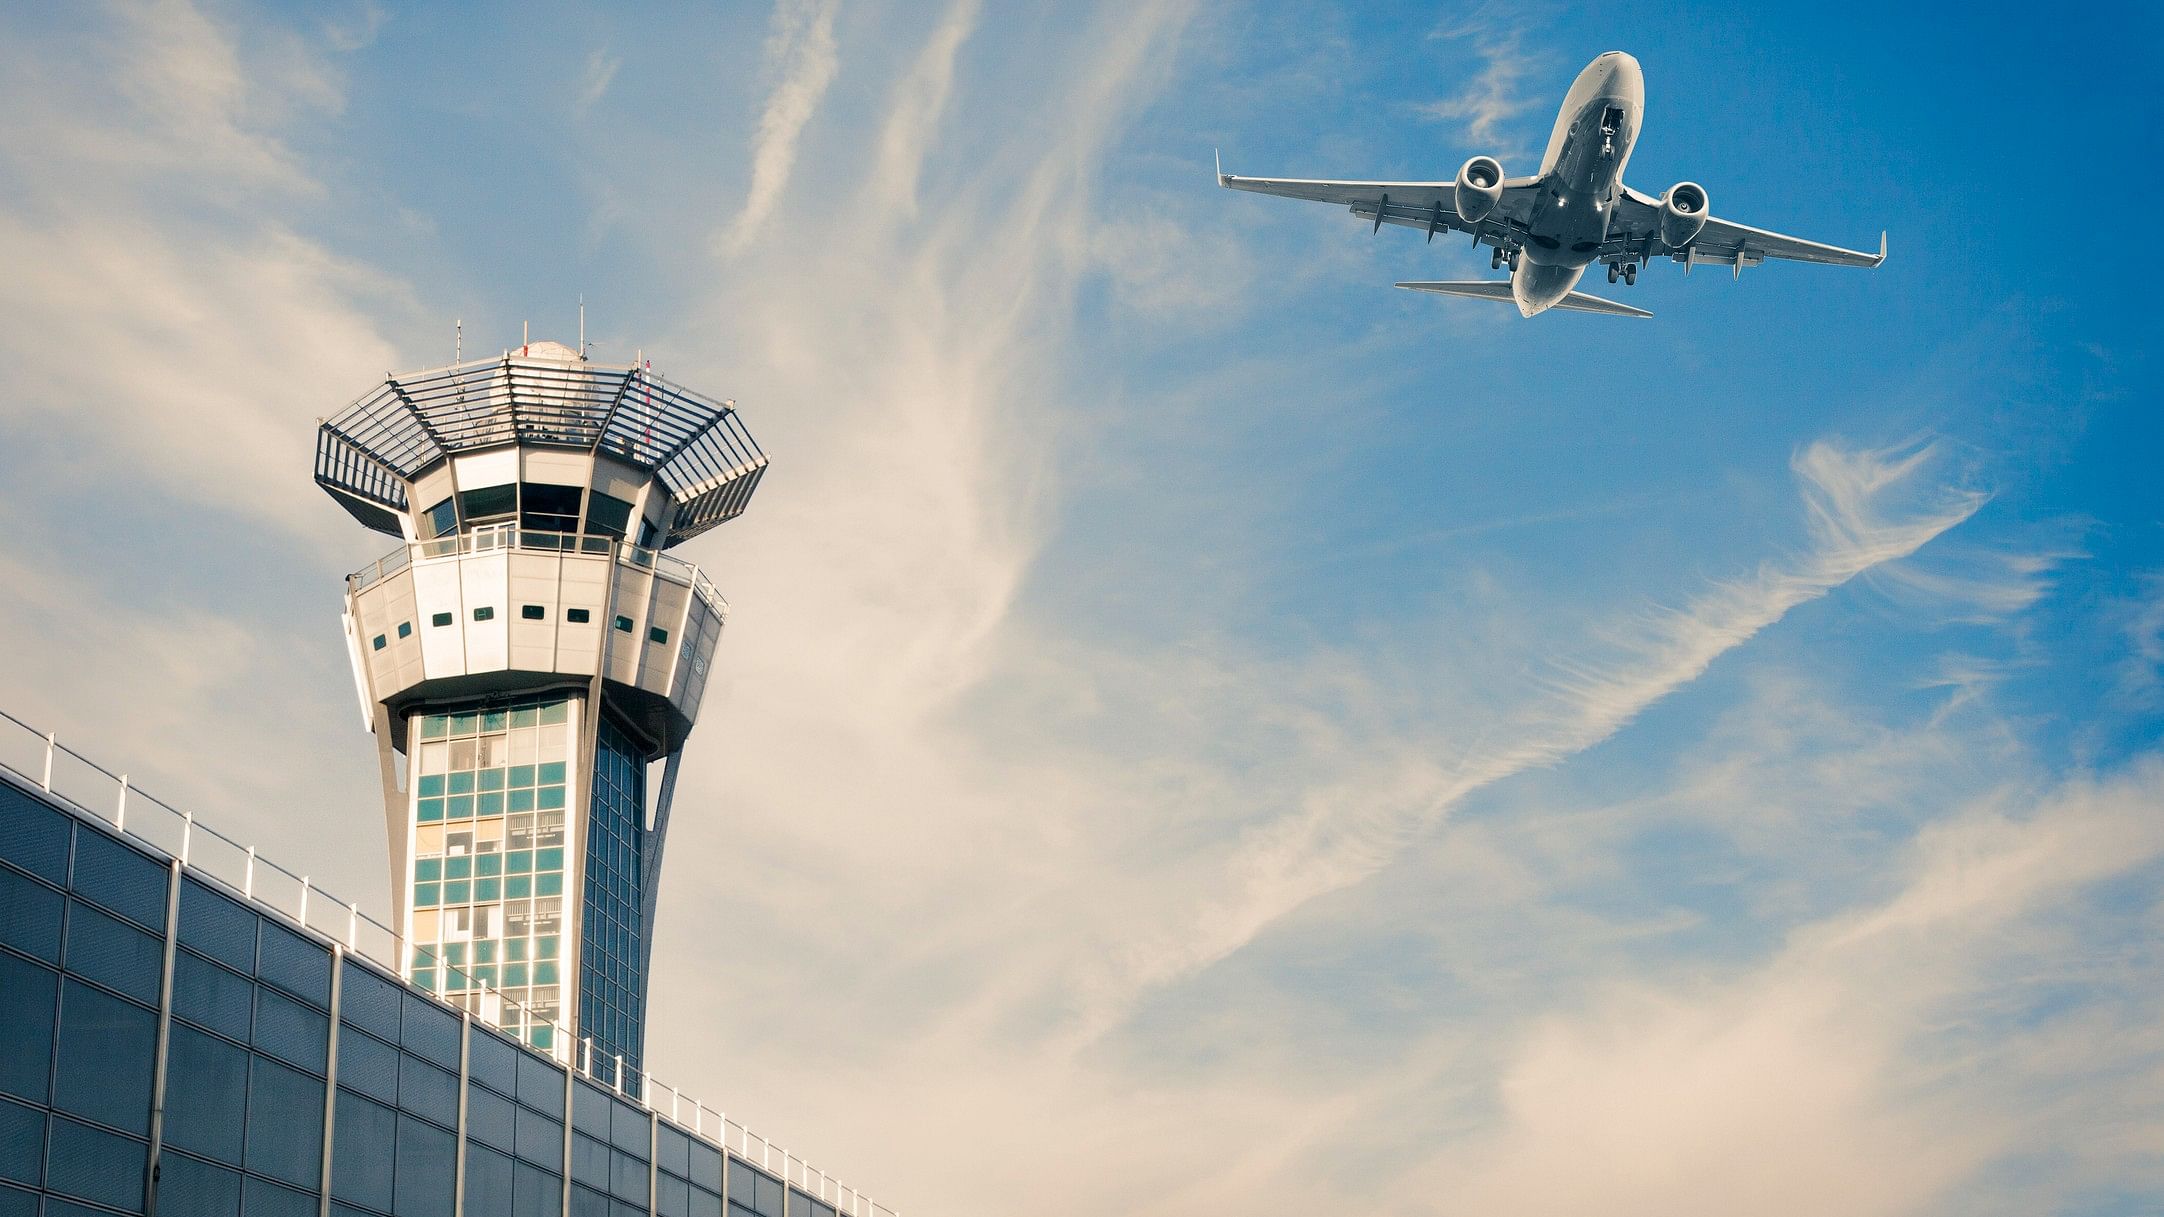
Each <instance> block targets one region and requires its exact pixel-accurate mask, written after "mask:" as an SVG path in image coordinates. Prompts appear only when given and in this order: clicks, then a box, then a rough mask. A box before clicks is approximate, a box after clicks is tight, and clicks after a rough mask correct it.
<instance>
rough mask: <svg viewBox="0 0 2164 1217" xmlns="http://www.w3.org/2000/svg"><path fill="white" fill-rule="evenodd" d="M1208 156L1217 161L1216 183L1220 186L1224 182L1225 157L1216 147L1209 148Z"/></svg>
mask: <svg viewBox="0 0 2164 1217" xmlns="http://www.w3.org/2000/svg"><path fill="white" fill-rule="evenodd" d="M1210 158H1211V159H1212V160H1215V161H1216V162H1217V184H1218V185H1220V186H1222V185H1224V184H1225V157H1224V154H1223V153H1221V152H1219V151H1218V150H1217V149H1215V148H1212V149H1210Z"/></svg>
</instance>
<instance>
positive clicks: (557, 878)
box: [534, 871, 564, 896]
mask: <svg viewBox="0 0 2164 1217" xmlns="http://www.w3.org/2000/svg"><path fill="white" fill-rule="evenodd" d="M534 894H535V895H537V896H561V895H563V894H564V876H563V872H561V871H550V872H549V873H548V874H545V875H535V876H534Z"/></svg>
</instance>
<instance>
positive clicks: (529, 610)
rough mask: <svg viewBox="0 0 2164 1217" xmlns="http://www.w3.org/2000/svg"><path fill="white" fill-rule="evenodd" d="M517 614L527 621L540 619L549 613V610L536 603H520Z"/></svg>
mask: <svg viewBox="0 0 2164 1217" xmlns="http://www.w3.org/2000/svg"><path fill="white" fill-rule="evenodd" d="M518 615H519V616H521V617H523V618H525V619H526V620H528V621H541V620H543V619H545V618H546V617H547V616H548V615H549V612H548V610H547V609H545V608H542V607H541V606H540V605H538V604H522V605H520V606H519V610H518Z"/></svg>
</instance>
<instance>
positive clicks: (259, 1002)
mask: <svg viewBox="0 0 2164 1217" xmlns="http://www.w3.org/2000/svg"><path fill="white" fill-rule="evenodd" d="M330 1033H331V1020H330V1019H328V1018H326V1017H324V1016H323V1015H322V1014H320V1013H318V1012H316V1011H315V1010H312V1009H310V1008H309V1007H307V1006H304V1005H302V1004H301V1003H299V1002H297V1001H294V1000H292V999H291V998H288V997H285V996H282V995H280V994H278V993H274V992H272V991H271V990H269V989H264V990H262V991H260V992H258V993H257V994H256V1005H255V1043H256V1046H257V1047H259V1048H262V1049H263V1050H264V1051H266V1052H269V1053H270V1054H272V1055H273V1056H276V1057H278V1058H279V1059H280V1060H283V1061H286V1062H288V1063H291V1064H294V1065H299V1066H300V1067H301V1068H303V1069H307V1070H309V1071H311V1072H314V1073H318V1074H320V1073H322V1072H323V1066H324V1060H325V1057H326V1055H327V1052H328V1049H329V1041H330Z"/></svg>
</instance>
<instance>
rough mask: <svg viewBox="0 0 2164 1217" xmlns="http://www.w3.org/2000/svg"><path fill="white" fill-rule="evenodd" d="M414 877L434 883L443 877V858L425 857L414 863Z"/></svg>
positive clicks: (424, 881)
mask: <svg viewBox="0 0 2164 1217" xmlns="http://www.w3.org/2000/svg"><path fill="white" fill-rule="evenodd" d="M413 877H414V878H415V879H418V880H420V881H421V882H423V883H433V882H435V881H436V880H438V879H441V878H443V859H441V858H423V859H421V860H420V861H418V862H416V863H414V864H413Z"/></svg>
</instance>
